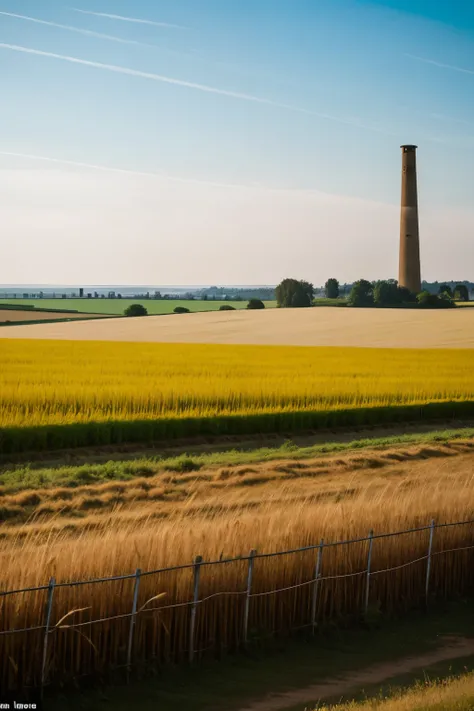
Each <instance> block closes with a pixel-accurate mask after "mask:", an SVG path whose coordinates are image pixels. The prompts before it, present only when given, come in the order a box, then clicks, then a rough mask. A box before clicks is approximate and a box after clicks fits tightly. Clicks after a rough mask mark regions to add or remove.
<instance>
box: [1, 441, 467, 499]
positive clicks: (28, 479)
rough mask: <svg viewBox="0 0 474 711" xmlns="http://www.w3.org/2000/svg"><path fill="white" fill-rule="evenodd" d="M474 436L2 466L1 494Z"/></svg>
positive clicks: (285, 444) (292, 443)
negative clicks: (89, 462) (48, 465)
mask: <svg viewBox="0 0 474 711" xmlns="http://www.w3.org/2000/svg"><path fill="white" fill-rule="evenodd" d="M471 438H474V427H463V428H458V429H446V430H439V431H434V432H426V433H413V434H401V435H392V436H388V437H365V438H361V439H355V440H352V441H351V442H327V443H324V444H314V445H311V446H305V447H299V446H297V445H296V444H294V442H292V441H291V440H288V441H287V442H285V443H284V444H282V445H281V446H279V447H259V448H255V449H252V450H250V451H245V450H242V449H230V450H226V451H221V452H213V453H206V454H195V453H193V452H192V450H191V451H190V452H189V453H183V454H180V455H178V456H173V457H163V456H154V457H142V458H140V457H138V458H134V459H132V460H130V461H123V460H122V461H121V460H119V461H112V460H111V461H108V462H105V463H102V464H101V463H97V464H82V465H80V466H64V465H60V466H57V467H43V466H41V465H40V464H38V465H34V464H33V463H28V464H23V465H19V466H12V465H4V467H3V471H1V472H0V487H1V490H2V493H4V494H7V493H8V494H13V493H16V492H18V491H23V490H27V489H42V488H51V487H56V486H67V487H76V486H82V485H83V484H94V483H103V482H106V481H113V480H116V481H128V480H131V479H134V478H136V477H151V476H154V475H155V474H158V473H159V472H162V471H172V472H180V473H184V472H191V471H199V470H200V469H203V468H208V467H216V468H217V467H225V466H238V465H245V464H256V463H259V462H267V461H274V460H278V459H289V460H299V459H310V458H314V457H318V456H324V455H327V454H337V453H343V452H344V453H345V452H350V451H358V450H363V449H368V448H370V449H379V450H383V449H387V448H391V447H393V446H395V445H411V444H429V443H443V442H450V441H454V440H457V439H471Z"/></svg>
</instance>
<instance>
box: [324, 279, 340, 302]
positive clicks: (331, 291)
mask: <svg viewBox="0 0 474 711" xmlns="http://www.w3.org/2000/svg"><path fill="white" fill-rule="evenodd" d="M324 292H325V294H326V297H327V298H328V299H337V298H339V282H338V280H337V279H328V280H327V282H326V284H325V285H324Z"/></svg>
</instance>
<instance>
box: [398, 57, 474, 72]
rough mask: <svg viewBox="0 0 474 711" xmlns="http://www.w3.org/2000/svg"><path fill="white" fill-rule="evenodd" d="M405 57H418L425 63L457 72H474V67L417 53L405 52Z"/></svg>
mask: <svg viewBox="0 0 474 711" xmlns="http://www.w3.org/2000/svg"><path fill="white" fill-rule="evenodd" d="M405 57H410V58H411V59H417V60H418V61H419V62H425V64H432V65H433V66H435V67H440V68H441V69H452V70H453V71H455V72H462V73H463V74H474V69H464V68H463V67H456V66H455V65H454V64H443V62H437V61H435V60H434V59H425V57H418V55H416V54H407V53H406V52H405Z"/></svg>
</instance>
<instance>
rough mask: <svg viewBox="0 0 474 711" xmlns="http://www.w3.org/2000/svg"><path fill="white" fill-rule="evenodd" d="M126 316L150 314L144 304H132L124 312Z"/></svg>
mask: <svg viewBox="0 0 474 711" xmlns="http://www.w3.org/2000/svg"><path fill="white" fill-rule="evenodd" d="M123 313H124V316H132V317H133V316H148V311H147V310H146V308H145V307H144V306H143V305H142V304H130V306H127V308H126V309H125V311H124V312H123Z"/></svg>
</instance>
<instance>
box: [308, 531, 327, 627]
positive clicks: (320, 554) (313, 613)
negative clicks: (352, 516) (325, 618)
mask: <svg viewBox="0 0 474 711" xmlns="http://www.w3.org/2000/svg"><path fill="white" fill-rule="evenodd" d="M323 548H324V538H321V543H320V544H319V547H318V557H317V558H316V568H315V570H314V587H313V603H312V606H311V629H312V633H313V634H314V630H315V627H316V606H317V602H318V588H319V578H320V576H321V564H322V562H323Z"/></svg>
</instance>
